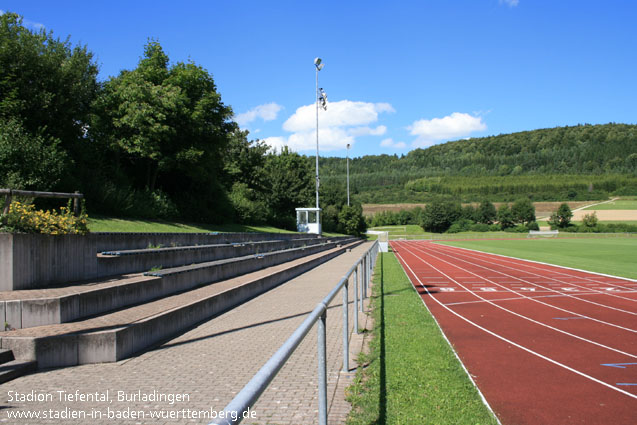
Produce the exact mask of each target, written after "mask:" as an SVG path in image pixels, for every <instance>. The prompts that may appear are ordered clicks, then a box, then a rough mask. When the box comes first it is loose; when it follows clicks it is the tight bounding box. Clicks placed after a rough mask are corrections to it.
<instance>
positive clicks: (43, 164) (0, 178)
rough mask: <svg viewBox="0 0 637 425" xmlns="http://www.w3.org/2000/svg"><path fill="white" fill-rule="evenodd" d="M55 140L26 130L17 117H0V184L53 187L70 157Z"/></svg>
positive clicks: (13, 187) (32, 187)
mask: <svg viewBox="0 0 637 425" xmlns="http://www.w3.org/2000/svg"><path fill="white" fill-rule="evenodd" d="M58 144H59V143H58V141H57V140H56V139H53V140H46V139H45V138H44V137H42V136H40V135H36V136H32V135H29V134H28V133H26V132H25V131H24V129H23V128H22V126H21V125H20V123H19V122H18V121H17V120H16V119H10V120H8V121H7V120H4V119H1V118H0V187H7V188H11V189H31V190H50V189H52V188H53V187H55V185H56V184H58V183H59V181H60V176H61V174H62V170H63V169H64V166H65V162H66V160H67V157H66V154H65V153H64V152H63V151H61V150H60V149H59V146H58Z"/></svg>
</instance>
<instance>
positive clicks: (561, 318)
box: [553, 317, 586, 320]
mask: <svg viewBox="0 0 637 425" xmlns="http://www.w3.org/2000/svg"><path fill="white" fill-rule="evenodd" d="M553 319H555V320H581V319H586V317H554V318H553Z"/></svg>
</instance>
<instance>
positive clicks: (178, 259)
mask: <svg viewBox="0 0 637 425" xmlns="http://www.w3.org/2000/svg"><path fill="white" fill-rule="evenodd" d="M338 239H340V238H334V240H338ZM323 242H325V240H324V239H320V238H315V237H313V238H297V239H284V240H267V241H254V242H252V241H244V242H234V243H217V244H205V245H186V246H170V247H158V248H145V249H126V250H110V251H103V252H100V253H98V254H97V259H98V273H99V275H102V276H108V275H121V274H127V273H138V272H142V271H147V270H150V269H152V268H156V267H162V268H169V267H178V266H183V265H186V264H193V263H203V262H209V261H216V260H223V259H226V258H233V257H242V256H246V255H252V254H262V253H265V252H272V251H278V250H282V249H289V248H299V247H303V246H311V245H316V244H320V243H323Z"/></svg>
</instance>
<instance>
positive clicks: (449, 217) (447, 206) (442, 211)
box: [421, 200, 461, 233]
mask: <svg viewBox="0 0 637 425" xmlns="http://www.w3.org/2000/svg"><path fill="white" fill-rule="evenodd" d="M460 214H461V207H460V204H458V203H455V202H450V201H440V200H436V201H433V202H430V203H428V204H427V205H426V206H425V209H424V210H423V214H422V223H421V226H422V228H423V229H425V230H426V231H428V232H435V233H443V232H446V231H447V229H449V227H451V224H452V223H453V222H454V221H456V220H457V219H458V218H460Z"/></svg>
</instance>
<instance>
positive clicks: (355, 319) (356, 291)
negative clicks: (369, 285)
mask: <svg viewBox="0 0 637 425" xmlns="http://www.w3.org/2000/svg"><path fill="white" fill-rule="evenodd" d="M354 332H356V335H358V264H357V265H356V268H355V269H354Z"/></svg>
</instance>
